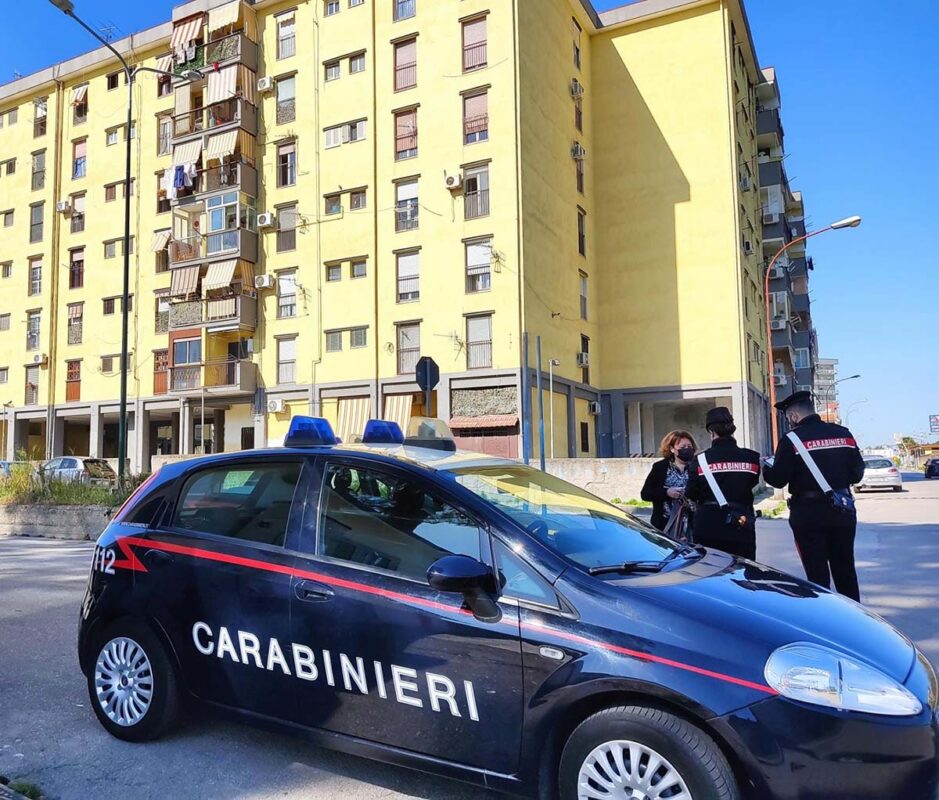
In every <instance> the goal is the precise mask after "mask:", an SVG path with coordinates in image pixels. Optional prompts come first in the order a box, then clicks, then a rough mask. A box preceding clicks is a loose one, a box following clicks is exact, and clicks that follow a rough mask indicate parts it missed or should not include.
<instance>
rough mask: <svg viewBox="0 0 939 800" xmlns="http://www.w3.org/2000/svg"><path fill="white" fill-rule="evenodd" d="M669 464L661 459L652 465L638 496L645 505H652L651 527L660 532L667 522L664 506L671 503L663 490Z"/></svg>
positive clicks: (666, 460)
mask: <svg viewBox="0 0 939 800" xmlns="http://www.w3.org/2000/svg"><path fill="white" fill-rule="evenodd" d="M669 464H671V461H669V460H668V459H667V458H663V459H662V460H661V461H656V462H655V463H654V464H653V465H652V469H650V470H649V474H648V476H647V477H646V482H645V484H643V487H642V493H641V495H640V496H641V497H642V499H643V500H645V501H646V502H647V503H652V525H653V526H654V527H656V528H658V529H659V530H660V531H662V530H665V524H666V522H668V520H667V519H666V517H665V504H666V503H668V502H671V498H670V497H669V496H668V495H667V494H666V490H665V476H666V475H668V465H669ZM687 469H691V467H690V466H689V467H687Z"/></svg>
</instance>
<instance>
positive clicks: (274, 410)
mask: <svg viewBox="0 0 939 800" xmlns="http://www.w3.org/2000/svg"><path fill="white" fill-rule="evenodd" d="M267 410H268V413H270V414H283V413H284V401H283V399H282V398H281V399H277V400H268V401H267Z"/></svg>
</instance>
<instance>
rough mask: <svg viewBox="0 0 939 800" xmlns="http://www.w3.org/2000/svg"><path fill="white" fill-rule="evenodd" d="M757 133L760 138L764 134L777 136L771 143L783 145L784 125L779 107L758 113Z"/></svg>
mask: <svg viewBox="0 0 939 800" xmlns="http://www.w3.org/2000/svg"><path fill="white" fill-rule="evenodd" d="M756 135H757V136H758V137H760V138H762V137H764V136H767V137H775V142H771V143H769V144H778V145H782V141H783V127H782V119H781V118H780V116H779V109H778V108H771V109H769V110H767V111H760V112H759V113H758V114H757V115H756Z"/></svg>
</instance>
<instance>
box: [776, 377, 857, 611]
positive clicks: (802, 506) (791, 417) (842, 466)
mask: <svg viewBox="0 0 939 800" xmlns="http://www.w3.org/2000/svg"><path fill="white" fill-rule="evenodd" d="M776 408H778V409H779V410H780V411H784V412H785V414H786V419H787V420H788V421H789V424H790V425H791V426H792V433H791V434H790V436H791V435H792V434H794V435H795V437H796V438H797V439H798V443H799V444H800V445H801V447H799V446H797V444H796V443H794V442H793V441H792V439H791V438H790V436H786V437H783V438H782V439H780V441H779V446H778V447H777V448H776V455H775V458H774V459H773V461H772V462H771V463H770V462H768V461H767V462H764V466H763V477H764V478H765V479H766V482H767V483H769V484H770V485H771V486H776V487H778V488H782V487H783V486H785V485H786V484H788V485H789V491H790V492H791V493H792V499H791V500H790V501H789V508H790V512H789V526H790V527H791V528H792V534H793V536H794V537H795V542H796V548H797V549H798V551H799V557H800V558H801V559H802V566H803V568H804V569H805V575H806V577H807V578H808V579H809V580H810V581H812V582H813V583H817V584H819V585H820V586H827V587H830V586H831V580H832V579H834V582H835V588H836V589H837V591H839V592H840V593H841V594H843V595H846V596H847V597H851V598H853V599H854V600H859V599H860V591H859V589H858V581H857V572H856V570H855V567H854V537H855V533H856V530H857V513H856V511H855V509H854V500H853V498H852V496H851V488H850V487H851V486H852V485H853V484H855V483H857V482H858V481H860V480H861V478H862V477H863V476H864V459H863V458H862V456H861V451H860V450H859V449H858V446H857V442H856V441H855V439H854V436H852V435H851V431H849V430H848V429H847V428H844V427H842V426H841V425H833V424H831V423H829V422H823V421H822V418H821V417H819V416H818V414H816V413H815V407H814V405H813V404H812V395H811V393H809V392H795V393H794V394H792V395H790V396H789V397H787V398H785V399H784V400H780V401H779V402H778V403H777V404H776ZM802 449H804V451H805V454H802V453H801V450H802ZM810 462H814V464H815V465H816V466H817V469H818V471H819V472H820V473H821V477H822V483H820V482H819V480H818V479H817V478H816V477H815V476H814V475H813V474H812V469H813V467H812V466H811V463H810Z"/></svg>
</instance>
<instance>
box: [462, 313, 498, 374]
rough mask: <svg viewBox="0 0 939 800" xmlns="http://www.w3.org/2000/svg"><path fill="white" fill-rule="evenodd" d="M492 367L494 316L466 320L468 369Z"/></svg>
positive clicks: (487, 315)
mask: <svg viewBox="0 0 939 800" xmlns="http://www.w3.org/2000/svg"><path fill="white" fill-rule="evenodd" d="M491 366H492V314H484V315H481V316H478V317H467V318H466V368H467V369H481V368H485V367H491Z"/></svg>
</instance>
